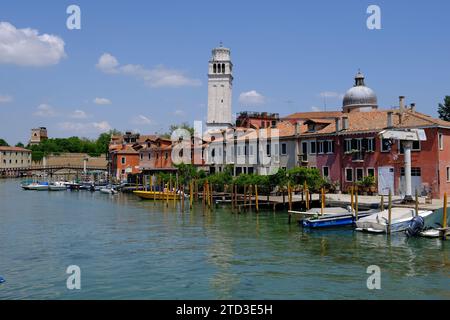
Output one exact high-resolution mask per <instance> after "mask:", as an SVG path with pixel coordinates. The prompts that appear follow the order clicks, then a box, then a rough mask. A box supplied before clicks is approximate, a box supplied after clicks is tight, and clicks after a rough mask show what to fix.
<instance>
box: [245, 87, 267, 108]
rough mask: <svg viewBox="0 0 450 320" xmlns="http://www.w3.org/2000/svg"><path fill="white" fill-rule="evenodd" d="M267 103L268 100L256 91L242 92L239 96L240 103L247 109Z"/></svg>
mask: <svg viewBox="0 0 450 320" xmlns="http://www.w3.org/2000/svg"><path fill="white" fill-rule="evenodd" d="M265 102H266V98H265V97H264V96H263V95H262V94H260V93H258V92H256V91H255V90H251V91H248V92H242V93H241V94H240V95H239V103H240V104H241V105H242V106H245V107H254V106H260V105H263V104H264V103H265Z"/></svg>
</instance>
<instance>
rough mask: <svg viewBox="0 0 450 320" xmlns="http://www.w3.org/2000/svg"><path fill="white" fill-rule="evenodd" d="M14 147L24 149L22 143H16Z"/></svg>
mask: <svg viewBox="0 0 450 320" xmlns="http://www.w3.org/2000/svg"><path fill="white" fill-rule="evenodd" d="M16 147H18V148H25V145H24V144H23V143H22V142H18V143H17V144H16Z"/></svg>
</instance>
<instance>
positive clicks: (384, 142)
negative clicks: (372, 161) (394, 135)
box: [381, 139, 392, 152]
mask: <svg viewBox="0 0 450 320" xmlns="http://www.w3.org/2000/svg"><path fill="white" fill-rule="evenodd" d="M391 147H392V140H390V139H381V152H390V151H391Z"/></svg>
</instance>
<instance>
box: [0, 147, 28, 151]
mask: <svg viewBox="0 0 450 320" xmlns="http://www.w3.org/2000/svg"><path fill="white" fill-rule="evenodd" d="M0 151H2V152H3V151H13V152H31V150H28V149H25V148H20V147H0Z"/></svg>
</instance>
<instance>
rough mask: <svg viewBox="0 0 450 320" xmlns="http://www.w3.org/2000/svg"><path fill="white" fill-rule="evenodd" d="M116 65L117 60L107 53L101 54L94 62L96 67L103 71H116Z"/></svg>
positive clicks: (117, 64) (117, 63)
mask: <svg viewBox="0 0 450 320" xmlns="http://www.w3.org/2000/svg"><path fill="white" fill-rule="evenodd" d="M118 66H119V62H118V61H117V59H116V58H115V57H114V56H112V55H110V54H109V53H104V54H102V56H101V57H100V59H98V63H97V64H96V67H97V68H98V69H99V70H101V71H102V72H105V73H118V72H119V71H118V70H117V69H116V68H117V67H118Z"/></svg>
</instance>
